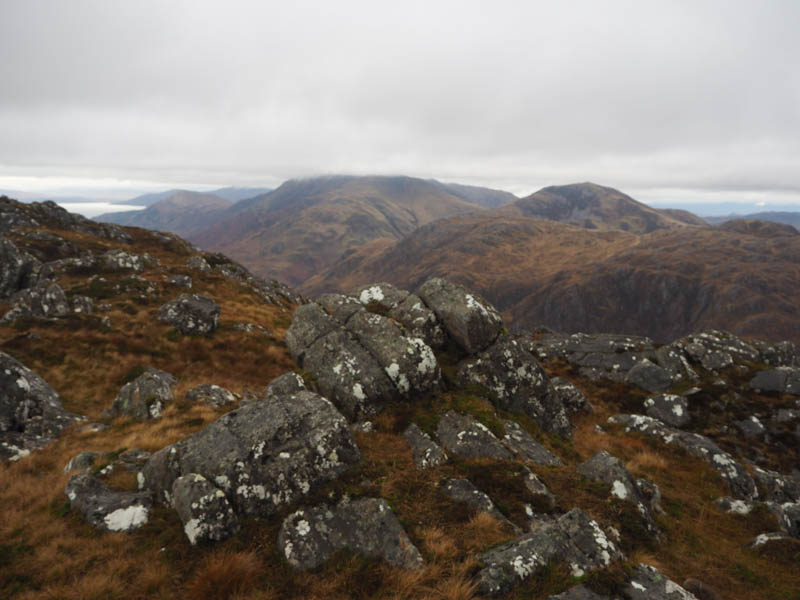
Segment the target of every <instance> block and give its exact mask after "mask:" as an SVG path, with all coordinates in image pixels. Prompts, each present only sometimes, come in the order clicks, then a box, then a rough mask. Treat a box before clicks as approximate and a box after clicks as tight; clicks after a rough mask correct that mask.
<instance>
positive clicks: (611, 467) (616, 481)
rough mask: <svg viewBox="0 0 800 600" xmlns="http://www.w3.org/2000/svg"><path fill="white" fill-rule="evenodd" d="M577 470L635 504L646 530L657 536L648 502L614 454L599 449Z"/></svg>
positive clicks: (656, 528) (619, 497)
mask: <svg viewBox="0 0 800 600" xmlns="http://www.w3.org/2000/svg"><path fill="white" fill-rule="evenodd" d="M576 470H577V472H578V473H579V474H581V475H583V476H584V477H586V478H587V479H590V480H592V481H601V482H603V483H607V484H608V485H610V486H611V495H612V496H614V497H615V498H618V499H619V500H623V501H625V502H630V503H632V504H633V505H634V506H636V508H637V510H638V511H639V514H640V515H641V516H642V519H643V520H644V523H645V527H646V528H647V532H648V533H649V534H650V535H651V536H653V537H658V535H659V532H658V527H657V526H656V523H655V519H654V517H653V515H652V514H651V512H650V508H649V506H648V504H649V503H648V502H647V501H646V500H645V498H643V497H642V496H641V494H640V493H639V486H638V485H637V483H636V480H635V479H634V478H633V476H631V474H630V473H629V472H628V469H626V468H625V465H623V464H622V462H620V460H619V459H618V458H617V457H616V456H612V455H611V454H609V453H608V452H606V451H605V450H601V451H600V452H598V453H597V454H595V455H594V456H593V457H592V458H590V459H589V460H587V461H585V462H583V463H581V464H580V465H578V467H577V469H576Z"/></svg>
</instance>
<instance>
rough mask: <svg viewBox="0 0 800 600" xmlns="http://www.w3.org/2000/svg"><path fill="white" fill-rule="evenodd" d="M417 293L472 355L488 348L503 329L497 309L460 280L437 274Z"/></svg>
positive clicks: (455, 339)
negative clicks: (458, 281)
mask: <svg viewBox="0 0 800 600" xmlns="http://www.w3.org/2000/svg"><path fill="white" fill-rule="evenodd" d="M417 293H418V295H419V297H420V298H422V300H423V301H424V302H425V304H426V305H427V306H428V308H430V309H431V310H432V311H433V312H434V313H435V314H436V316H437V317H438V318H439V320H440V321H441V322H442V324H443V325H444V328H445V330H446V331H447V333H448V335H449V336H450V337H451V338H452V339H453V340H454V341H455V342H456V343H457V344H458V345H459V346H460V347H461V348H463V349H464V350H465V351H466V352H467V353H468V354H475V353H476V352H480V351H481V350H484V349H486V348H488V347H489V346H490V345H491V344H492V343H494V341H495V340H496V339H497V336H499V335H500V332H501V331H502V330H503V319H502V317H501V316H500V314H499V313H498V312H497V310H495V308H494V307H493V306H492V305H491V304H489V303H488V302H487V301H486V300H484V299H483V298H481V297H480V296H478V295H477V294H475V293H472V292H470V291H469V290H467V289H466V288H464V287H462V286H460V285H458V284H456V283H452V282H450V281H447V280H446V279H441V278H439V277H434V278H432V279H429V280H428V281H426V282H425V283H424V284H422V286H421V287H420V288H419V290H418V292H417Z"/></svg>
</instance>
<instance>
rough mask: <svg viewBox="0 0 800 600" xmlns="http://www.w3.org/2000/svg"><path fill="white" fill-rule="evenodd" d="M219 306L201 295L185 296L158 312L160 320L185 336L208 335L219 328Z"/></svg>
mask: <svg viewBox="0 0 800 600" xmlns="http://www.w3.org/2000/svg"><path fill="white" fill-rule="evenodd" d="M219 311H220V309H219V305H218V304H217V303H216V302H214V301H213V300H212V299H211V298H207V297H206V296H200V295H199V294H183V295H181V296H179V297H178V299H177V300H172V301H171V302H167V303H166V304H165V305H163V306H162V307H161V308H160V309H159V310H158V319H159V320H160V321H162V322H164V323H167V324H169V325H172V326H173V327H175V329H177V330H178V331H180V332H181V333H182V334H184V335H206V334H209V333H212V332H214V330H215V329H216V328H217V327H218V326H219Z"/></svg>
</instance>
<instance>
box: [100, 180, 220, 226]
mask: <svg viewBox="0 0 800 600" xmlns="http://www.w3.org/2000/svg"><path fill="white" fill-rule="evenodd" d="M230 206H231V203H230V201H228V200H226V199H224V198H221V197H220V196H217V195H216V194H212V193H204V192H190V191H187V190H174V191H172V192H171V193H170V194H168V195H165V196H164V197H163V198H160V199H159V200H157V201H156V202H155V203H153V204H150V205H149V206H148V207H147V208H144V209H142V210H131V211H125V212H116V213H106V214H102V215H100V216H98V217H95V220H96V221H101V222H106V223H116V224H117V225H127V226H130V227H142V228H145V229H154V230H156V231H168V232H172V233H177V234H178V235H182V236H186V235H188V234H190V233H192V232H194V231H198V230H201V229H205V228H206V227H208V226H210V225H212V224H214V223H216V222H217V221H219V219H220V218H222V216H223V215H224V214H225V211H226V209H228V208H230Z"/></svg>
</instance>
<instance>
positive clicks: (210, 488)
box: [172, 473, 239, 545]
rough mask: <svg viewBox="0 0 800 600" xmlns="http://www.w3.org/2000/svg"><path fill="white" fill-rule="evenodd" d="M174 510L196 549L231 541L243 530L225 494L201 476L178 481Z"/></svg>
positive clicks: (174, 485) (192, 476)
mask: <svg viewBox="0 0 800 600" xmlns="http://www.w3.org/2000/svg"><path fill="white" fill-rule="evenodd" d="M172 506H173V507H174V508H175V512H177V513H178V516H179V517H180V519H181V522H182V523H183V532H184V533H185V534H186V537H187V538H188V539H189V543H191V544H192V545H196V544H199V543H203V542H212V541H213V542H219V541H222V540H225V539H228V538H229V537H231V536H232V535H234V534H235V533H236V532H237V531H238V529H239V520H238V519H237V518H236V514H235V513H234V512H233V508H232V507H231V505H230V503H229V502H228V499H227V498H226V497H225V493H224V492H223V491H222V490H221V489H219V488H218V487H217V486H215V485H213V484H212V483H211V482H210V481H208V479H206V478H205V477H203V476H202V475H199V474H198V473H189V474H188V475H183V476H181V477H178V478H177V479H176V480H175V482H174V483H173V484H172Z"/></svg>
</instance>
